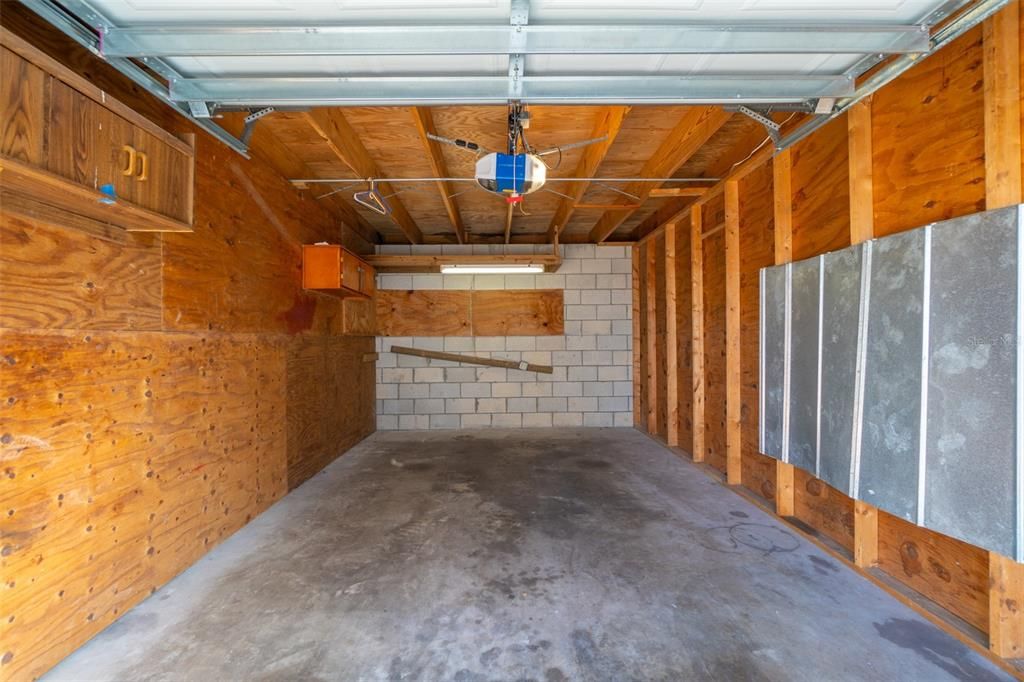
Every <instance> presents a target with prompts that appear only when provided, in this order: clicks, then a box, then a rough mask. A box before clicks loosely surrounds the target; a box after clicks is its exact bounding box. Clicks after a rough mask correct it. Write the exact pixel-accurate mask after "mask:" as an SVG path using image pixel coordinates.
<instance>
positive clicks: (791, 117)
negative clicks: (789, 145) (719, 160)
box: [725, 111, 797, 175]
mask: <svg viewBox="0 0 1024 682" xmlns="http://www.w3.org/2000/svg"><path fill="white" fill-rule="evenodd" d="M796 115H797V112H795V111H794V112H793V113H792V114H790V115H789V116H788V117H787V118H786V120H785V121H783V122H782V123H780V124H779V127H780V128H781V127H782V126H784V125H786V124H787V123H789V122H790V121H791V120H792V119H793V117H794V116H796ZM771 139H772V136H771V135H768V136H767V137H765V138H764V139H763V140H761V142H760V144H758V145H757V146H756V147H754V148H753V149H751V150H750V153H749V154H747V155H746V156H744V157H743V158H742V159H740V160H739V161H737V162H736V163H734V164H733V165H731V166H729V170H728V171H727V172H726V173H725V174H726V175H728V174H729V173H731V172H732V170H733V169H734V168H736V166H738V165H740V164H741V163H744V162H745V161H747V160H749V159H750V157H752V156H753V155H754V154H756V153H757V152H758V150H759V149H761V147H763V146H765V145H766V144H768V142H770V141H771Z"/></svg>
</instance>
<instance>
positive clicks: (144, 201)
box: [134, 128, 192, 222]
mask: <svg viewBox="0 0 1024 682" xmlns="http://www.w3.org/2000/svg"><path fill="white" fill-rule="evenodd" d="M134 140H135V141H134V146H135V149H136V150H137V151H138V158H137V160H136V168H135V176H134V182H135V197H136V203H137V204H138V205H139V206H141V207H143V208H148V209H149V210H151V211H156V212H157V213H162V214H163V215H166V216H168V217H171V218H174V219H175V220H180V221H182V222H189V220H190V210H189V206H188V202H189V201H190V200H191V198H192V196H191V194H192V193H191V191H190V188H189V186H188V183H189V182H190V180H191V177H192V174H191V172H190V169H189V167H190V165H191V164H192V159H191V157H188V156H186V155H185V154H183V153H181V152H180V151H178V150H177V149H174V148H172V147H171V146H169V145H168V144H166V143H165V142H163V141H162V140H160V139H159V138H157V137H156V136H154V135H151V134H150V133H148V132H146V131H144V130H141V129H139V128H136V129H135V131H134Z"/></svg>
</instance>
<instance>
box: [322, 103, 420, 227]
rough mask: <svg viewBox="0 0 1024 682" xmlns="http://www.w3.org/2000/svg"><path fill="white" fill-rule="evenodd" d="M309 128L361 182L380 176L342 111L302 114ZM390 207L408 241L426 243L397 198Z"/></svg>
mask: <svg viewBox="0 0 1024 682" xmlns="http://www.w3.org/2000/svg"><path fill="white" fill-rule="evenodd" d="M303 116H304V117H305V119H306V120H307V121H308V122H309V125H310V126H311V127H312V128H313V130H315V131H316V134H317V135H319V136H320V137H321V138H322V139H323V141H324V142H325V143H326V144H327V146H328V148H330V150H331V151H332V152H333V153H334V155H335V156H337V157H338V158H339V159H340V160H341V161H342V162H343V163H344V164H345V165H346V166H348V167H349V168H351V169H352V172H354V173H355V174H356V175H358V176H359V177H360V178H377V177H380V176H381V172H380V170H379V169H378V168H377V164H376V162H375V161H374V160H373V159H372V158H371V157H370V154H369V152H367V151H366V147H364V146H363V143H362V142H361V141H360V140H359V136H358V135H356V131H355V130H353V128H352V126H351V125H350V124H349V122H348V120H347V119H346V118H345V115H344V114H343V113H342V111H341V109H338V108H332V109H328V108H317V109H311V110H309V111H307V112H305V113H304V114H303ZM378 187H379V188H380V189H381V191H385V192H386V191H387V190H389V189H390V185H388V184H387V183H380V184H379V185H378ZM388 203H389V204H390V205H391V215H390V216H389V217H390V218H391V220H392V221H394V223H395V224H396V225H398V229H400V230H401V231H402V233H403V234H405V236H406V238H407V239H408V240H409V241H410V242H411V243H413V244H421V243H423V233H422V232H421V231H420V228H419V227H417V225H416V221H414V220H413V219H412V216H410V215H409V212H408V211H407V210H405V205H404V204H402V200H401V199H399V198H398V197H392V198H390V199H388Z"/></svg>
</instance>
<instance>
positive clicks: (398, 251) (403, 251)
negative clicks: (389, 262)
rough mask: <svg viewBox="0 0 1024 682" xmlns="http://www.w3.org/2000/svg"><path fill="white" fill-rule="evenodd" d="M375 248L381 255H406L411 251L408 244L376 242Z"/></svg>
mask: <svg viewBox="0 0 1024 682" xmlns="http://www.w3.org/2000/svg"><path fill="white" fill-rule="evenodd" d="M375 250H376V251H377V253H378V254H380V255H382V256H408V255H409V254H411V253H412V248H411V247H410V245H409V244H378V245H377V247H376V249H375Z"/></svg>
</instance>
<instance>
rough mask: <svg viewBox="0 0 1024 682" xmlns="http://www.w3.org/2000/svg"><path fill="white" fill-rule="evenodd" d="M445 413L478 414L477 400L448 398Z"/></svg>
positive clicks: (445, 402) (445, 403)
mask: <svg viewBox="0 0 1024 682" xmlns="http://www.w3.org/2000/svg"><path fill="white" fill-rule="evenodd" d="M444 411H445V412H447V413H448V414H467V413H471V412H476V400H475V399H474V398H446V399H445V401H444Z"/></svg>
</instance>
